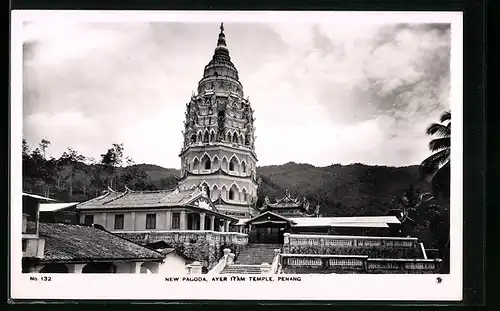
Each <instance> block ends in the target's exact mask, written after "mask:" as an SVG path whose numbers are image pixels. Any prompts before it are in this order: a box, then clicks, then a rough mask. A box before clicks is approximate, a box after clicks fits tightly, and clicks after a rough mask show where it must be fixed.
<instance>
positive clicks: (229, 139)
mask: <svg viewBox="0 0 500 311" xmlns="http://www.w3.org/2000/svg"><path fill="white" fill-rule="evenodd" d="M254 120H255V119H254V117H253V110H252V107H251V105H250V102H249V100H248V98H244V94H243V86H242V84H241V82H240V81H239V77H238V70H236V67H235V66H234V64H233V63H232V62H231V58H230V56H229V51H228V48H227V45H226V38H225V34H224V27H223V25H222V24H221V27H220V33H219V38H218V41H217V47H216V48H215V51H214V55H213V57H212V60H211V61H210V62H209V63H208V65H206V66H205V70H204V73H203V78H202V79H201V80H200V81H199V83H198V92H197V94H195V95H192V97H191V100H190V101H189V103H187V104H186V113H185V122H184V131H183V133H182V134H183V138H184V144H183V147H182V150H181V152H180V155H179V156H180V158H181V176H180V178H179V187H180V188H181V189H184V190H187V189H191V188H194V187H197V186H199V185H202V186H205V187H206V188H207V190H208V191H207V192H208V197H209V198H210V199H211V201H212V202H213V203H214V204H215V206H216V208H217V209H218V210H219V211H220V212H221V213H223V214H226V215H229V216H234V217H238V218H247V217H250V216H251V215H253V214H254V205H255V202H256V198H257V188H258V180H257V171H256V163H257V155H256V153H255V128H254Z"/></svg>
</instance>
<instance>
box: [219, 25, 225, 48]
mask: <svg viewBox="0 0 500 311" xmlns="http://www.w3.org/2000/svg"><path fill="white" fill-rule="evenodd" d="M217 47H224V48H227V45H226V35H225V34H224V23H220V33H219V40H217Z"/></svg>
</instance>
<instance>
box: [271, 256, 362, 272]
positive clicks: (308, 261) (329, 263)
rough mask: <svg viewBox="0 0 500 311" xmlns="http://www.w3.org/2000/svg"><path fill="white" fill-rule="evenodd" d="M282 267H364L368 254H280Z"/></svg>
mask: <svg viewBox="0 0 500 311" xmlns="http://www.w3.org/2000/svg"><path fill="white" fill-rule="evenodd" d="M281 258H282V265H283V266H284V267H287V266H292V267H311V268H321V269H329V268H333V267H347V268H357V269H364V267H365V262H366V260H367V259H368V256H363V255H312V254H282V255H281Z"/></svg>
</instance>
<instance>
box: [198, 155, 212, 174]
mask: <svg viewBox="0 0 500 311" xmlns="http://www.w3.org/2000/svg"><path fill="white" fill-rule="evenodd" d="M201 163H202V166H203V169H204V170H209V169H211V168H212V163H211V161H210V158H209V157H208V155H207V154H205V155H204V156H203V158H202V159H201Z"/></svg>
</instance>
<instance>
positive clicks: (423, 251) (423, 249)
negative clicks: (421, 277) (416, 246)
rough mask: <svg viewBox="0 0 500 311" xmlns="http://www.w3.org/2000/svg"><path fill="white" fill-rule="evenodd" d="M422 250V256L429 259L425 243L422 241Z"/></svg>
mask: <svg viewBox="0 0 500 311" xmlns="http://www.w3.org/2000/svg"><path fill="white" fill-rule="evenodd" d="M420 250H421V251H422V256H424V259H427V252H426V251H425V247H424V243H420Z"/></svg>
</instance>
